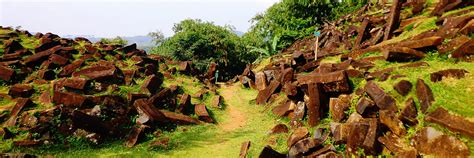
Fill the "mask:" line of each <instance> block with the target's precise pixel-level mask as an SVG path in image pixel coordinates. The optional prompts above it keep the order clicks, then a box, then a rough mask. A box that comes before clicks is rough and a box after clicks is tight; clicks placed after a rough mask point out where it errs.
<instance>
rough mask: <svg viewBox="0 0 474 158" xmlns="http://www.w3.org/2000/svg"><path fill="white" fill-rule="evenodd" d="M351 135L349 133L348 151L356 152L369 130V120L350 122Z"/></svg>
mask: <svg viewBox="0 0 474 158" xmlns="http://www.w3.org/2000/svg"><path fill="white" fill-rule="evenodd" d="M348 130H349V135H347V137H346V139H347V144H346V151H347V152H348V153H352V154H356V153H357V150H358V148H359V147H360V146H362V144H363V143H364V140H365V137H366V136H367V133H368V132H369V124H368V123H367V122H354V123H350V124H349V129H348Z"/></svg>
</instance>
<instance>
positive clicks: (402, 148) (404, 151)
mask: <svg viewBox="0 0 474 158" xmlns="http://www.w3.org/2000/svg"><path fill="white" fill-rule="evenodd" d="M378 141H379V142H380V143H382V144H383V145H384V146H385V147H386V148H387V149H388V150H389V151H390V152H392V154H394V155H395V156H398V157H405V156H408V157H410V158H416V157H417V155H418V153H417V151H416V149H415V148H413V147H412V146H410V144H409V143H408V142H406V141H405V140H404V139H401V138H400V137H398V136H397V135H395V134H393V133H391V134H387V135H385V136H381V137H378ZM410 153H411V154H410ZM402 155H405V156H402Z"/></svg>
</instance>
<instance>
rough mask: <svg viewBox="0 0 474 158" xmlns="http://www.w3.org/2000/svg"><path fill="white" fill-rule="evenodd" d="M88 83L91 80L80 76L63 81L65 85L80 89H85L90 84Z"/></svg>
mask: <svg viewBox="0 0 474 158" xmlns="http://www.w3.org/2000/svg"><path fill="white" fill-rule="evenodd" d="M88 83H89V82H88V81H87V80H86V79H84V78H79V77H73V78H67V79H65V80H64V81H63V82H62V84H63V86H64V87H68V88H73V89H79V90H84V89H85V88H86V86H87V85H88Z"/></svg>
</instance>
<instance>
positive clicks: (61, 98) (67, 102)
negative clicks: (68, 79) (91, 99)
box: [53, 91, 86, 107]
mask: <svg viewBox="0 0 474 158" xmlns="http://www.w3.org/2000/svg"><path fill="white" fill-rule="evenodd" d="M85 101H86V97H84V96H82V95H79V94H76V93H72V92H60V91H54V96H53V102H54V103H55V104H57V105H59V104H63V105H64V106H70V107H81V106H82V105H83V104H84V103H85Z"/></svg>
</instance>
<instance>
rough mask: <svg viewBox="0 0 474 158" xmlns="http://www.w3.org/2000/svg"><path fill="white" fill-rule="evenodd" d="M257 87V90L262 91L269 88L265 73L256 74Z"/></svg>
mask: <svg viewBox="0 0 474 158" xmlns="http://www.w3.org/2000/svg"><path fill="white" fill-rule="evenodd" d="M255 85H256V86H257V90H259V91H261V90H264V89H265V88H267V77H266V76H265V73H263V71H262V72H257V73H255Z"/></svg>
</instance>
